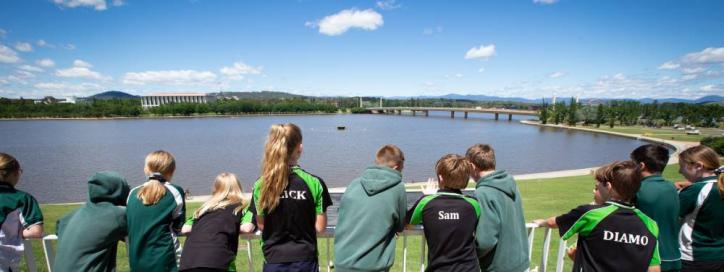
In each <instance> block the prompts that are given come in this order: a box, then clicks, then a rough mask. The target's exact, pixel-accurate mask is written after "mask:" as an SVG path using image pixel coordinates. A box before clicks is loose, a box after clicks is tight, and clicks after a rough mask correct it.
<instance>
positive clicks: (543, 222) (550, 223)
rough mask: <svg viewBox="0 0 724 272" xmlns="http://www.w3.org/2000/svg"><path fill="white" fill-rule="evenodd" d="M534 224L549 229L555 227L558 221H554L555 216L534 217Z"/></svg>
mask: <svg viewBox="0 0 724 272" xmlns="http://www.w3.org/2000/svg"><path fill="white" fill-rule="evenodd" d="M533 223H534V224H537V225H538V226H540V227H544V228H551V229H557V228H558V223H556V217H555V216H553V217H549V218H548V219H536V220H533Z"/></svg>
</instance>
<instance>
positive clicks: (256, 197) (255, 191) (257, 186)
mask: <svg viewBox="0 0 724 272" xmlns="http://www.w3.org/2000/svg"><path fill="white" fill-rule="evenodd" d="M262 182H264V181H262V180H261V178H259V179H258V180H256V182H254V189H253V191H252V198H253V199H254V206H255V207H256V214H257V215H259V216H264V211H263V209H262V208H261V205H260V204H261V203H260V202H259V199H260V198H261V183H262Z"/></svg>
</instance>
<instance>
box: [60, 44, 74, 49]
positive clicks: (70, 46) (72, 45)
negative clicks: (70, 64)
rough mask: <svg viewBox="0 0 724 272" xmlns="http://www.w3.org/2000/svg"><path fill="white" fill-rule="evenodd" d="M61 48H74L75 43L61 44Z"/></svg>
mask: <svg viewBox="0 0 724 272" xmlns="http://www.w3.org/2000/svg"><path fill="white" fill-rule="evenodd" d="M63 48H65V49H68V50H75V44H72V43H69V44H67V45H65V46H63Z"/></svg>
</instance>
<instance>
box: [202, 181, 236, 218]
mask: <svg viewBox="0 0 724 272" xmlns="http://www.w3.org/2000/svg"><path fill="white" fill-rule="evenodd" d="M242 193H243V191H242V189H241V184H239V180H238V179H236V175H234V174H232V173H227V172H224V173H221V174H219V175H218V176H216V180H214V192H213V193H212V194H211V198H210V199H209V200H207V201H206V202H205V203H204V204H203V205H201V208H199V209H198V210H196V212H195V213H194V219H199V218H200V217H201V216H202V215H204V214H205V213H207V212H210V211H215V210H218V209H223V208H226V207H227V206H229V205H234V204H240V205H239V207H236V208H235V209H234V214H235V215H236V214H239V212H240V211H241V210H242V209H244V208H245V206H246V203H244V196H243V195H242Z"/></svg>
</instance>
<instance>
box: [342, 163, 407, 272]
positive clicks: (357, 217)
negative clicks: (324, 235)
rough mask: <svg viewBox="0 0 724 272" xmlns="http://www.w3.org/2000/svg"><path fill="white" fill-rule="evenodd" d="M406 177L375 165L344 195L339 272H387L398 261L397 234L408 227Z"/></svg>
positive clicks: (354, 181)
mask: <svg viewBox="0 0 724 272" xmlns="http://www.w3.org/2000/svg"><path fill="white" fill-rule="evenodd" d="M406 212H407V195H406V194H405V185H404V183H402V174H401V173H400V172H399V171H396V170H394V169H391V168H388V167H384V166H371V167H369V168H367V169H366V170H365V171H364V172H363V173H362V176H361V177H359V178H357V179H355V180H353V181H352V183H350V184H349V186H348V187H347V190H346V191H345V192H344V195H342V200H341V203H340V206H339V213H338V219H337V228H336V230H335V237H334V266H335V271H383V270H386V269H389V268H390V267H392V264H393V263H394V261H395V245H396V244H395V234H396V233H397V232H401V231H402V230H403V228H404V221H405V213H406Z"/></svg>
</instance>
